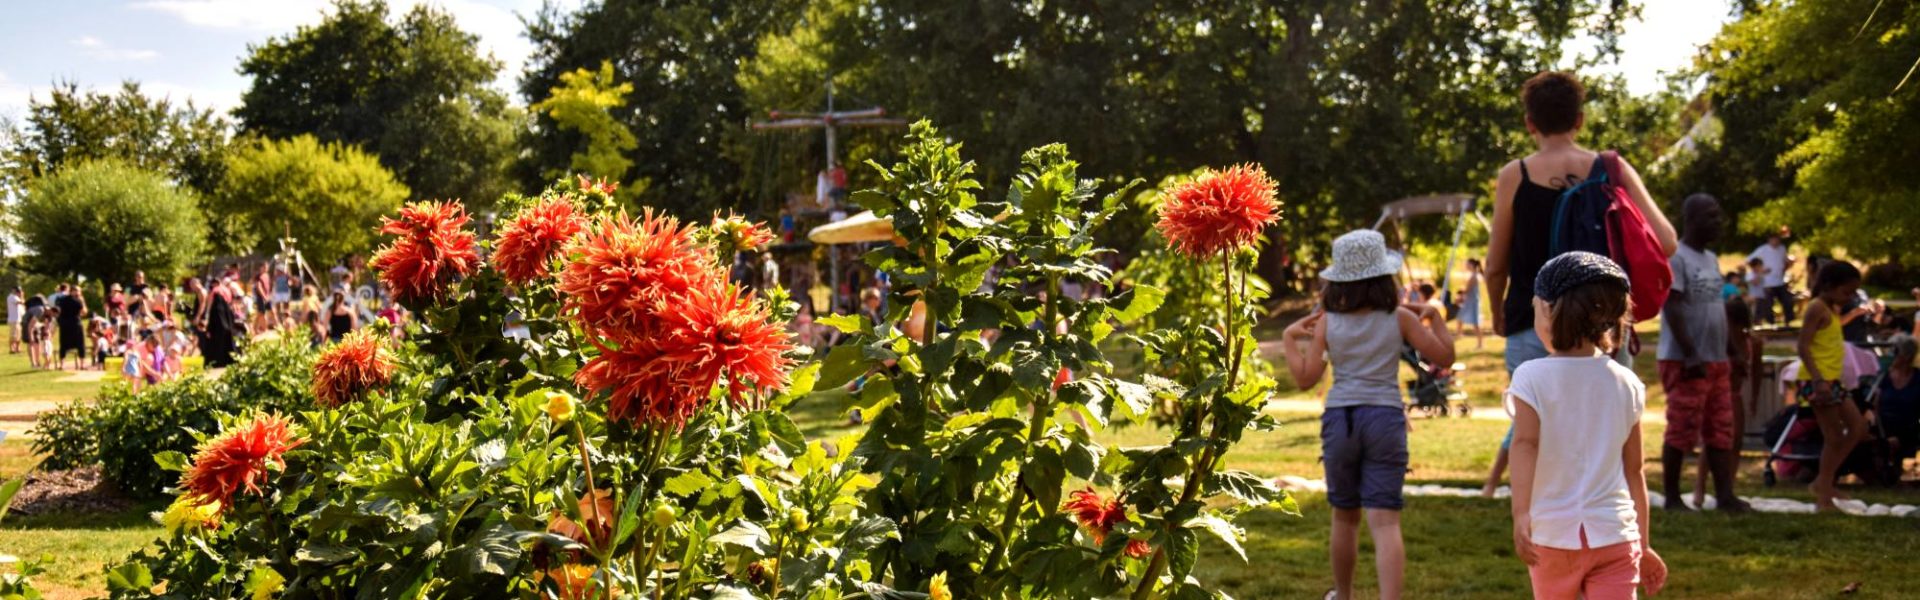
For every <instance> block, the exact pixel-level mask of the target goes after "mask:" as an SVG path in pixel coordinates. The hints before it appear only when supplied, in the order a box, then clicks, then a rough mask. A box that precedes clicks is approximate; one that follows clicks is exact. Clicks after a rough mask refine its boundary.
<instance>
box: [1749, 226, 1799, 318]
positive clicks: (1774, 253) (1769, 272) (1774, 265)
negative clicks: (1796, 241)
mask: <svg viewBox="0 0 1920 600" xmlns="http://www.w3.org/2000/svg"><path fill="white" fill-rule="evenodd" d="M1754 261H1759V263H1760V267H1759V268H1758V269H1755V271H1757V272H1759V273H1760V291H1758V292H1754V293H1753V295H1754V298H1756V299H1758V300H1759V303H1760V306H1759V308H1760V320H1761V321H1764V322H1766V324H1768V325H1772V324H1773V305H1774V304H1775V303H1778V304H1780V307H1781V315H1782V316H1783V317H1784V318H1782V319H1780V324H1781V325H1787V324H1790V323H1793V306H1794V298H1793V291H1792V290H1789V289H1787V268H1788V267H1791V266H1793V257H1791V256H1787V242H1786V239H1785V238H1783V237H1781V234H1780V233H1779V232H1775V233H1773V234H1771V235H1768V236H1767V243H1765V244H1761V245H1760V247H1759V248H1754V249H1753V253H1751V254H1748V255H1747V264H1749V265H1751V264H1753V262H1754Z"/></svg>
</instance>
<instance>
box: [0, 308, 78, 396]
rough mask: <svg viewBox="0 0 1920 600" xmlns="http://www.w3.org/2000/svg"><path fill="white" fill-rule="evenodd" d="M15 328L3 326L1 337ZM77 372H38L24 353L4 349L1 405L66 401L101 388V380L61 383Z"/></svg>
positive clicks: (0, 349) (0, 352)
mask: <svg viewBox="0 0 1920 600" xmlns="http://www.w3.org/2000/svg"><path fill="white" fill-rule="evenodd" d="M11 327H12V326H10V325H7V326H0V336H3V335H7V334H9V333H10V331H11ZM4 339H5V338H0V344H4V343H5V342H4V341H3V340H4ZM67 362H68V363H72V362H73V360H72V359H71V358H69V359H68V361H67ZM73 373H74V371H49V370H45V369H35V368H33V366H32V365H31V364H30V363H28V361H27V353H26V352H25V351H24V350H23V351H21V352H20V353H19V354H13V353H9V352H5V347H3V346H0V404H5V403H7V402H20V401H47V402H65V401H68V400H73V399H76V398H82V397H85V396H87V395H89V394H92V393H93V392H94V391H96V390H98V389H100V383H99V382H97V381H60V380H61V379H65V378H68V377H69V376H71V375H72V374H73ZM0 412H4V411H0Z"/></svg>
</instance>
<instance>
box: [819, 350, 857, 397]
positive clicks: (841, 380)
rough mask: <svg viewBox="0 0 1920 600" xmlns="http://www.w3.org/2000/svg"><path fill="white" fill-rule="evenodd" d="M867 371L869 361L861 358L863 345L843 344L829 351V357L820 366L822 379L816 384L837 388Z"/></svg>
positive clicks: (827, 387)
mask: <svg viewBox="0 0 1920 600" xmlns="http://www.w3.org/2000/svg"><path fill="white" fill-rule="evenodd" d="M866 372H867V363H866V361H864V360H862V359H861V347H860V346H859V345H858V344H841V345H838V346H834V347H833V350H829V351H827V359H826V360H825V361H823V363H822V366H821V367H820V381H819V382H818V383H815V384H814V385H815V386H816V387H817V388H823V389H832V388H837V387H841V386H844V385H847V384H848V383H849V382H852V381H853V379H854V378H855V377H859V376H860V375H861V374H864V373H866Z"/></svg>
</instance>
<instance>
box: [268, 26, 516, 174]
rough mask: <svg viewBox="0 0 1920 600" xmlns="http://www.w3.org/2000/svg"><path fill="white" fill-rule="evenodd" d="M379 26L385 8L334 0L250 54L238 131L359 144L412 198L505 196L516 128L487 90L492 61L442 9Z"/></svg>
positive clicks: (498, 97) (499, 97) (502, 101)
mask: <svg viewBox="0 0 1920 600" xmlns="http://www.w3.org/2000/svg"><path fill="white" fill-rule="evenodd" d="M387 18H388V12H387V5H386V3H384V2H380V1H377V0H376V1H371V2H358V1H353V0H342V1H340V2H338V3H336V4H335V5H334V10H333V13H332V14H330V15H328V16H327V17H326V19H325V20H323V21H321V23H320V24H318V25H314V26H311V27H301V28H300V29H299V30H298V31H296V32H295V33H293V34H292V35H288V36H285V37H278V38H274V39H271V40H268V41H267V42H266V43H265V44H261V45H258V46H252V47H249V49H248V56H247V58H246V59H245V60H243V61H242V62H241V63H240V72H241V74H244V75H246V76H248V77H252V78H253V82H252V85H251V86H250V87H249V88H248V89H247V91H246V92H245V93H244V94H242V95H241V106H240V107H239V108H237V109H235V110H234V115H235V116H236V117H238V118H239V119H240V123H241V130H242V131H244V132H246V133H253V134H258V135H261V136H263V137H268V138H275V139H279V138H289V137H293V136H297V135H301V134H311V135H313V136H314V137H316V138H319V139H320V140H321V141H323V142H342V143H347V144H354V145H358V146H360V147H362V148H364V149H366V150H367V151H369V152H372V153H374V154H375V155H377V156H378V157H379V159H380V164H382V165H385V166H386V167H387V168H388V169H389V170H391V171H393V172H394V173H395V174H396V175H398V176H399V178H400V180H401V181H403V182H406V184H407V185H408V187H410V188H411V189H412V190H413V191H414V193H416V194H418V195H419V196H420V197H421V198H439V199H463V200H465V201H467V202H468V203H469V204H472V205H477V206H487V205H490V204H491V203H492V202H493V199H495V198H498V197H499V196H500V195H501V194H504V193H505V192H506V191H508V189H509V186H508V184H507V181H506V174H505V169H506V166H507V161H508V160H509V159H510V158H511V155H512V151H513V149H512V146H513V136H514V132H515V130H516V129H517V128H518V123H519V117H518V115H517V113H516V112H515V111H513V110H511V109H510V108H509V107H508V106H507V102H506V97H505V96H504V95H503V94H501V93H499V92H497V91H495V90H493V89H491V88H489V87H487V86H488V84H489V83H490V82H492V81H493V79H494V76H495V73H496V72H497V71H498V70H499V69H500V63H499V61H496V60H494V59H492V58H491V57H486V56H481V55H480V54H479V50H478V43H479V38H478V37H477V36H474V35H472V34H469V33H467V32H465V31H461V30H460V29H459V27H457V26H456V25H455V23H454V21H453V17H452V15H449V14H447V13H446V12H444V11H441V10H438V9H434V8H430V7H428V6H425V5H421V6H416V7H415V8H414V9H412V10H410V11H408V12H407V13H406V15H404V16H402V17H401V18H400V21H399V22H398V23H388V21H387Z"/></svg>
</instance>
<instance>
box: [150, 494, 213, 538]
mask: <svg viewBox="0 0 1920 600" xmlns="http://www.w3.org/2000/svg"><path fill="white" fill-rule="evenodd" d="M160 524H161V525H163V526H165V527H166V528H167V534H169V535H178V534H179V533H181V532H183V531H199V530H202V529H212V528H215V527H219V526H220V501H219V500H208V501H205V502H201V501H200V499H199V498H198V497H195V496H192V495H185V496H180V497H178V498H174V499H173V504H170V505H168V506H167V512H164V513H161V514H160Z"/></svg>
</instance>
